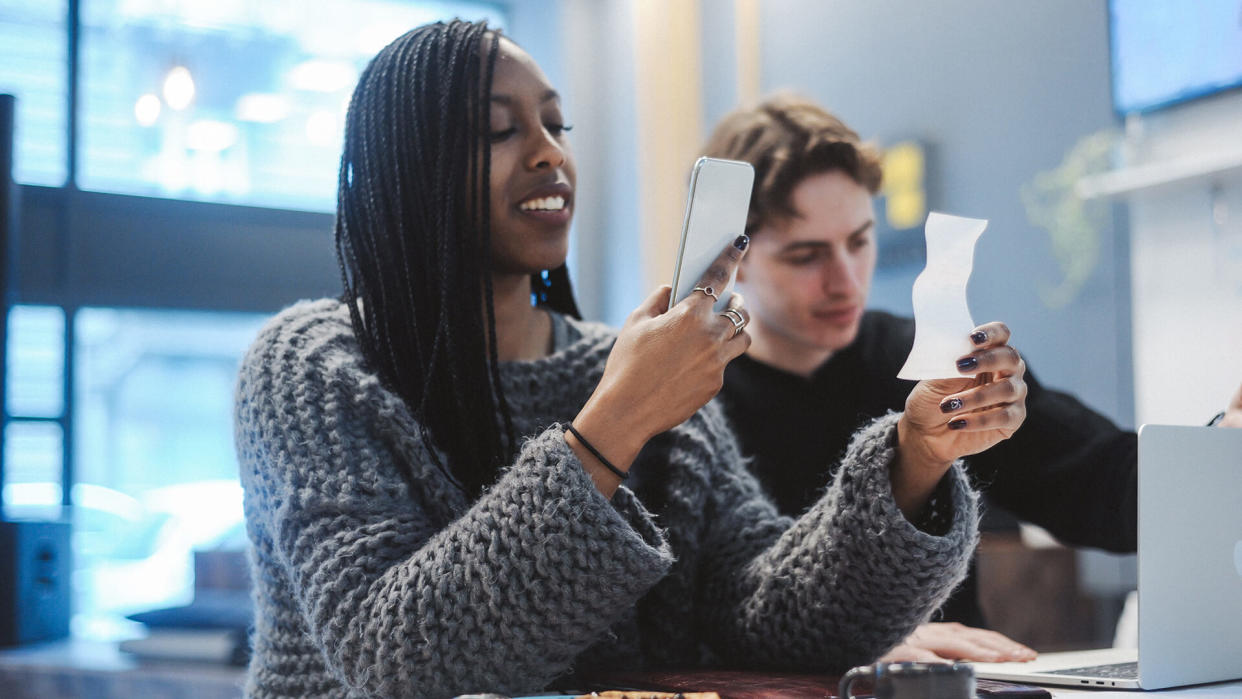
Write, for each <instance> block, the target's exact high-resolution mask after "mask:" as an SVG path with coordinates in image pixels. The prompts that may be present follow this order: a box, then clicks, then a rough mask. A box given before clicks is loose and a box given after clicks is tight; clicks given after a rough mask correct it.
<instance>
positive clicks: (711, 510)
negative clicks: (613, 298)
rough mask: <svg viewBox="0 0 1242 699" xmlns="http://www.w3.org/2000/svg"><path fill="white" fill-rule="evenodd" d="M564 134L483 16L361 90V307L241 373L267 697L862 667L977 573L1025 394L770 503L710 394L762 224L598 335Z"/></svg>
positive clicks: (356, 143) (380, 61) (347, 194)
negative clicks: (791, 504) (980, 523)
mask: <svg viewBox="0 0 1242 699" xmlns="http://www.w3.org/2000/svg"><path fill="white" fill-rule="evenodd" d="M568 129H569V127H568V126H567V125H566V124H565V120H564V117H563V115H562V114H561V106H560V100H559V97H558V96H557V93H556V92H555V90H553V88H552V86H551V85H550V84H549V83H548V80H547V78H546V77H545V76H544V74H543V72H542V71H541V70H540V69H539V67H538V65H536V64H535V62H534V61H533V60H532V59H531V58H530V56H529V55H527V54H526V53H525V52H524V51H523V50H522V49H521V48H519V47H518V46H517V45H516V44H514V43H513V42H512V41H510V40H508V39H506V38H504V37H502V36H500V34H499V33H498V32H497V31H495V30H492V29H489V28H487V27H486V26H485V25H483V24H481V23H479V24H470V23H465V22H452V23H447V24H443V23H438V24H432V25H427V26H423V27H419V28H417V29H415V30H413V31H411V32H409V33H407V34H405V35H404V36H402V37H400V38H398V39H397V40H396V41H394V42H393V43H392V44H390V45H389V46H388V47H386V48H385V49H384V50H383V51H381V52H380V53H379V54H378V55H377V56H376V57H375V59H374V60H373V61H372V62H371V64H370V65H369V66H368V67H367V69H366V70H365V71H364V73H363V75H362V77H361V78H360V80H359V83H358V87H357V89H356V90H355V92H354V95H353V99H352V101H351V104H350V110H349V116H348V119H347V125H346V134H345V147H344V153H343V155H342V158H341V169H340V180H339V192H338V211H337V219H336V244H337V253H338V256H339V259H340V264H341V275H342V279H343V285H344V293H343V294H342V296H341V298H339V299H325V300H319V301H313V302H301V303H298V304H296V305H294V306H292V307H290V308H288V309H286V310H285V311H283V312H281V313H280V314H279V315H277V316H276V317H275V318H274V319H273V320H272V321H271V322H270V323H269V324H268V325H267V326H266V327H265V328H264V330H263V331H262V332H261V333H260V335H259V337H258V338H257V340H256V341H255V343H254V345H253V346H252V347H251V349H250V351H249V352H248V353H247V355H246V357H245V359H244V360H243V364H242V368H241V373H240V378H239V383H238V395H237V405H236V441H237V450H238V454H239V461H240V464H241V479H242V483H243V485H244V487H245V493H246V500H245V508H246V522H247V530H248V533H249V535H250V539H251V541H252V542H253V544H254V548H253V559H252V564H253V579H254V584H255V590H254V596H255V602H256V625H255V631H254V635H253V645H254V652H253V658H252V660H251V664H250V670H249V677H248V684H247V693H248V694H249V695H251V696H263V697H267V696H308V695H324V696H397V695H401V696H410V695H415V696H452V695H454V694H460V693H464V692H469V691H484V690H486V691H500V692H512V693H517V692H524V691H525V692H529V691H534V690H538V689H540V688H543V687H546V686H548V685H549V684H552V683H557V682H558V681H559V682H561V683H564V682H568V681H570V680H568V679H567V678H569V677H571V676H572V675H573V673H578V674H585V673H590V672H592V671H595V670H598V669H602V668H608V669H614V670H615V669H642V668H657V667H678V668H690V667H695V666H700V665H703V664H707V663H714V664H717V665H719V664H727V665H731V666H736V667H768V668H789V669H801V670H824V671H840V670H842V669H844V668H846V667H849V666H851V665H854V664H858V663H864V662H868V661H870V660H872V659H874V658H875V657H876V656H878V655H879V654H880V653H882V652H884V651H885V650H886V649H888V648H889V647H891V646H892V645H893V644H895V643H897V641H898V640H900V639H901V638H902V637H903V636H905V635H906V634H907V633H909V632H910V631H911V629H913V628H914V627H915V626H916V625H917V624H919V623H920V622H922V621H924V620H925V619H926V618H927V616H928V614H930V613H931V612H932V610H934V609H935V608H936V607H937V606H938V605H939V604H940V603H941V602H942V601H943V600H944V599H945V597H946V596H947V595H948V594H949V592H950V590H951V589H952V588H953V586H954V584H956V582H957V581H958V580H959V579H960V578H961V576H962V575H963V573H964V571H965V563H966V561H967V560H968V557H969V554H970V551H971V547H972V544H973V542H974V539H975V527H976V522H975V520H976V510H975V496H974V493H973V492H972V491H971V489H970V487H969V485H968V484H967V482H966V480H965V479H964V478H963V477H962V475H961V472H960V467H959V466H957V465H956V464H955V461H956V459H957V458H958V457H960V456H962V455H963V454H965V453H967V452H968V451H969V450H970V449H973V448H976V447H977V446H978V442H980V441H983V442H988V443H994V442H995V441H998V440H1000V439H1003V438H1004V437H1005V436H1006V434H1007V433H1008V432H1009V431H1011V428H1012V427H1015V426H1016V423H1017V422H1021V419H1022V416H1021V402H1020V401H1019V402H1018V404H1017V405H1016V408H1015V407H1013V406H1011V408H1010V409H1008V410H1006V411H1005V412H1006V414H1007V415H1008V416H1009V420H1008V421H998V422H997V427H996V429H994V430H992V431H990V432H986V431H980V432H972V433H970V434H969V435H963V434H961V433H959V432H956V431H950V430H946V429H943V425H938V420H939V418H938V413H939V411H938V409H937V408H936V407H935V406H936V403H935V401H932V402H930V403H926V404H920V405H921V407H919V406H916V408H915V409H914V410H913V411H912V412H907V413H906V414H892V415H889V416H886V417H883V418H880V419H878V420H876V421H875V422H874V423H872V424H870V425H868V426H866V427H864V428H863V429H862V430H860V431H859V433H858V435H857V437H856V439H855V441H854V445H853V447H852V448H851V450H850V451H849V452H848V453H847V454H846V455H845V456H844V458H843V459H842V463H841V467H840V470H839V473H840V475H839V477H838V478H837V480H836V481H835V482H834V483H833V484H832V485H831V486H830V487H829V488H828V489H827V490H826V492H825V493H824V495H823V497H822V498H821V499H820V501H819V502H818V503H817V504H816V505H814V506H812V507H811V508H809V509H808V510H807V512H806V513H805V514H803V515H802V516H801V517H799V518H797V519H792V518H788V517H782V516H780V515H779V514H778V513H777V511H776V509H775V508H774V507H773V505H772V504H771V503H770V502H769V501H768V500H767V499H766V498H765V497H764V496H763V495H762V493H761V491H760V489H759V487H758V486H757V484H756V481H755V480H754V479H753V477H752V476H750V475H749V474H748V472H747V471H746V468H745V464H744V463H743V459H742V458H741V455H740V454H739V451H738V448H737V445H736V442H735V440H734V437H733V435H732V433H731V432H730V430H729V429H728V427H727V426H726V422H725V420H724V418H723V416H722V414H721V412H720V410H719V408H718V407H717V406H716V405H715V403H714V402H709V401H710V400H711V398H712V397H713V396H714V395H715V394H716V392H717V391H718V390H719V388H720V384H721V380H722V376H723V371H724V367H725V365H726V364H727V363H728V361H729V360H731V359H732V358H734V357H736V356H738V355H739V354H741V353H742V352H744V351H745V349H746V347H747V345H748V344H749V337H748V335H747V334H746V332H745V331H744V323H745V322H746V320H747V316H746V311H745V309H744V308H743V307H742V305H741V301H740V298H737V297H735V298H734V299H732V305H731V307H730V310H729V311H727V312H726V313H725V314H718V313H715V312H713V310H712V299H711V298H709V297H711V296H714V295H715V291H714V288H720V287H721V286H723V282H724V281H725V280H726V279H727V278H728V276H729V275H730V274H731V273H732V271H733V270H734V269H735V268H736V266H737V264H738V262H739V261H740V260H741V258H742V255H743V254H744V252H745V249H746V247H747V245H748V243H749V239H748V238H746V237H745V236H742V237H740V238H739V239H738V240H737V241H735V243H734V244H733V245H732V246H729V247H728V248H727V249H726V250H725V251H724V252H722V253H721V255H720V257H719V258H718V260H717V262H716V264H715V265H713V267H712V269H711V270H709V272H707V274H706V275H705V276H704V278H703V279H702V280H701V283H700V288H699V289H698V290H697V291H696V293H694V294H692V295H691V296H690V297H689V298H688V299H687V300H685V301H682V302H681V303H679V304H677V305H676V306H675V307H674V308H673V309H672V310H668V311H666V310H665V309H667V305H668V295H669V293H670V292H669V289H668V287H661V288H660V289H657V290H655V291H654V292H653V293H652V294H651V295H650V296H649V297H648V298H647V299H646V300H645V301H644V302H643V303H642V305H641V306H639V307H638V308H637V309H636V310H635V311H634V312H633V313H632V314H631V315H630V317H629V319H628V320H627V322H626V323H625V326H624V327H623V328H621V330H620V331H614V330H611V329H608V328H605V327H603V326H601V325H598V324H595V323H588V322H583V321H582V320H580V319H579V318H578V312H577V309H576V306H575V304H574V301H573V295H572V293H571V290H570V287H569V280H568V275H567V274H566V272H565V258H566V255H567V247H568V231H569V223H570V218H571V216H572V212H573V209H574V207H575V206H576V204H577V202H576V201H575V197H574V194H575V192H574V184H575V170H574V163H573V158H572V155H571V153H570V150H569V146H568V143H567V141H566V138H565V132H566V131H568ZM713 287H714V288H713ZM722 315H723V316H724V317H721V316H722ZM739 324H740V325H742V326H743V328H738V327H737V326H738V325H739ZM1019 377H1020V374H1019ZM932 383H936V382H932ZM941 383H943V382H941ZM917 390H919V389H916V391H917ZM924 390H928V391H930V390H931V388H926V389H924ZM623 483H624V484H623Z"/></svg>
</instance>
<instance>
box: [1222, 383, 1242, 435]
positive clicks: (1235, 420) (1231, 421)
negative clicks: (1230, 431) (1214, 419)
mask: <svg viewBox="0 0 1242 699" xmlns="http://www.w3.org/2000/svg"><path fill="white" fill-rule="evenodd" d="M1216 425H1217V426H1218V427H1242V386H1239V387H1238V392H1237V393H1235V394H1233V400H1231V401H1229V407H1227V408H1225V417H1223V418H1221V421H1220V422H1218V423H1216Z"/></svg>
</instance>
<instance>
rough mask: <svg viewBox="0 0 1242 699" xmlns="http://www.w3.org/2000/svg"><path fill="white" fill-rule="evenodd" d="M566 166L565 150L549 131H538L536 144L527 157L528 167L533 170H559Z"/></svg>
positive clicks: (543, 129)
mask: <svg viewBox="0 0 1242 699" xmlns="http://www.w3.org/2000/svg"><path fill="white" fill-rule="evenodd" d="M564 164H565V149H564V147H562V146H561V144H560V142H558V141H557V140H556V137H555V136H553V135H552V134H551V133H550V132H549V131H548V130H547V129H545V128H543V127H540V128H539V129H538V130H537V134H536V142H535V144H534V145H533V146H532V148H531V152H530V155H529V156H528V157H527V167H529V168H531V169H532V170H539V169H543V168H558V167H561V166H562V165H564Z"/></svg>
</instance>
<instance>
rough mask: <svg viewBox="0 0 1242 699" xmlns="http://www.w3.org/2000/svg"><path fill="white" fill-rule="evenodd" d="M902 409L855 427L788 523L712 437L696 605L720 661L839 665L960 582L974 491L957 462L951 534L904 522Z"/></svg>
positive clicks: (917, 616)
mask: <svg viewBox="0 0 1242 699" xmlns="http://www.w3.org/2000/svg"><path fill="white" fill-rule="evenodd" d="M897 417H898V416H897V415H895V414H891V415H889V416H887V417H884V418H880V419H878V420H876V421H875V422H874V423H872V424H871V425H870V426H868V427H867V428H865V429H864V430H862V431H860V432H859V434H858V435H857V436H856V437H855V439H854V441H853V443H852V444H851V446H850V447H849V449H848V451H847V453H846V455H845V457H844V460H843V463H842V467H841V469H840V470H839V472H838V476H837V478H836V479H835V481H834V482H833V483H832V484H831V485H830V486H829V487H828V489H827V491H826V492H825V493H824V494H823V496H822V497H821V498H820V500H819V501H818V502H817V503H816V504H814V505H813V506H812V507H811V508H810V509H808V510H807V512H806V513H804V514H803V515H802V516H801V517H800V518H798V519H797V520H794V521H793V522H792V524H791V522H790V520H789V518H787V517H782V516H779V515H778V514H777V512H776V509H775V506H773V505H772V504H771V502H770V501H769V500H767V498H765V497H763V496H761V495H760V492H759V487H758V485H757V483H756V482H755V480H754V479H753V476H751V474H750V473H749V472H747V471H746V469H745V468H744V467H743V466H742V465H741V459H740V458H739V457H738V455H737V454H736V447H735V446H733V445H734V442H733V440H732V439H728V438H722V439H720V440H718V442H717V443H718V444H721V445H723V447H722V452H723V453H722V454H721V457H722V464H721V465H720V466H719V467H718V468H717V469H715V478H714V482H713V494H712V500H711V503H712V507H711V512H710V514H709V517H710V518H711V519H710V526H709V529H708V532H707V542H706V544H705V546H704V550H705V551H707V552H709V557H708V559H707V562H706V564H705V573H706V574H705V576H704V579H705V581H706V582H705V587H706V596H707V598H708V602H707V603H706V604H704V605H703V610H704V612H705V616H706V617H707V619H706V624H707V627H708V629H709V634H708V637H709V638H715V639H717V640H716V650H717V652H718V653H720V654H721V655H722V656H724V657H725V658H726V659H728V660H730V661H732V662H735V663H746V664H750V665H756V664H757V665H761V666H768V667H788V668H799V669H806V668H816V669H821V670H824V671H828V672H834V673H839V672H841V671H843V670H845V669H847V668H849V667H851V666H853V665H861V664H865V663H869V662H872V661H874V660H875V658H876V657H878V656H879V655H881V654H882V653H884V652H885V651H887V650H888V649H889V648H891V647H892V646H894V645H896V643H897V642H898V641H900V640H901V639H902V638H904V637H905V636H906V635H907V634H908V633H909V632H911V631H913V630H914V627H915V626H917V625H918V624H920V623H923V622H924V621H926V620H927V618H928V617H929V616H930V615H931V613H932V612H934V611H935V610H936V609H938V608H939V607H940V605H941V604H942V603H943V602H944V600H945V598H947V597H948V595H949V593H950V592H952V590H953V588H954V587H955V586H956V585H957V584H958V582H960V581H961V579H962V577H963V576H964V575H965V573H966V568H967V564H968V562H969V558H970V555H971V552H972V551H973V547H974V544H975V540H976V536H977V532H976V525H977V521H976V520H977V515H976V505H975V497H976V496H975V494H974V493H973V491H971V490H970V488H969V487H968V485H967V480H966V478H965V477H964V475H963V472H962V470H961V466H960V464H957V465H954V466H953V468H952V469H951V470H950V471H949V473H948V475H947V476H946V477H947V478H949V479H950V486H951V487H950V488H948V489H947V490H948V492H949V493H951V496H950V497H951V507H950V509H951V518H952V519H951V522H952V523H951V525H950V527H949V530H948V531H947V533H945V535H944V536H932V535H930V534H927V533H925V532H923V531H920V530H919V529H917V528H916V527H915V526H913V525H912V524H911V523H910V522H908V521H907V520H906V518H905V516H904V515H903V514H902V513H901V511H900V510H899V509H898V508H897V504H896V502H895V501H894V500H893V496H892V489H891V485H890V481H889V468H888V467H889V464H890V463H891V462H892V460H893V458H894V449H893V447H892V446H890V445H891V444H892V443H893V442H892V441H890V440H892V438H893V433H894V431H895V430H896V421H897ZM709 422H710V421H709Z"/></svg>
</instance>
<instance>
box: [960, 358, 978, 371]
mask: <svg viewBox="0 0 1242 699" xmlns="http://www.w3.org/2000/svg"><path fill="white" fill-rule="evenodd" d="M977 366H979V358H978V357H965V358H963V359H959V360H957V368H958V369H961V370H962V371H970V370H971V369H974V368H975V367H977Z"/></svg>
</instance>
